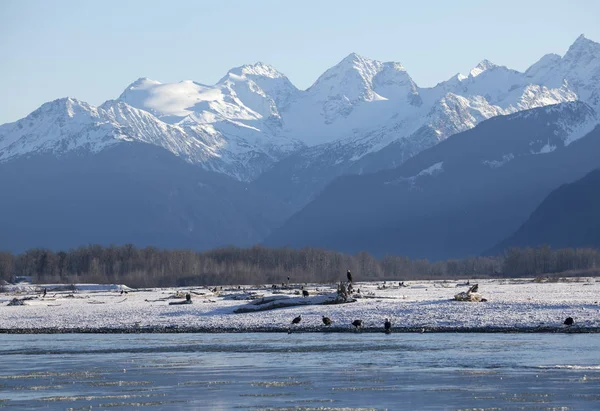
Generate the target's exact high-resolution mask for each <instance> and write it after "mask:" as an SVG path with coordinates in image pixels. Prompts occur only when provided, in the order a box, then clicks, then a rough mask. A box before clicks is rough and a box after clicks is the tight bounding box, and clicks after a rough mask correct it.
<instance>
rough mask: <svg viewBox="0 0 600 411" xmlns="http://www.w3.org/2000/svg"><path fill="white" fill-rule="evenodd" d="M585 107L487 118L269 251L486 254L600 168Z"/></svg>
mask: <svg viewBox="0 0 600 411" xmlns="http://www.w3.org/2000/svg"><path fill="white" fill-rule="evenodd" d="M598 122H599V119H598V116H597V115H596V113H595V112H594V110H593V109H592V108H591V107H590V106H588V105H586V104H585V103H581V102H573V103H563V104H559V105H554V106H549V107H542V108H536V109H532V110H528V111H524V112H520V113H516V114H511V115H508V116H499V117H495V118H492V119H490V120H487V121H484V122H482V123H481V124H479V125H478V126H476V127H475V128H474V129H472V130H468V131H465V132H462V133H460V134H457V135H454V136H452V137H450V138H448V139H447V140H445V141H443V142H442V143H440V144H438V145H436V146H435V147H432V148H430V149H428V150H425V151H423V152H421V153H419V154H417V155H416V156H414V157H413V158H411V159H409V160H407V161H406V162H405V163H404V164H402V165H401V166H399V167H398V168H396V169H393V170H386V171H381V172H378V173H374V174H370V175H364V176H346V177H344V178H340V179H338V180H336V181H335V182H333V183H332V184H331V185H330V186H328V187H327V188H326V189H325V190H324V191H323V192H322V193H321V194H320V195H319V196H318V197H317V198H316V200H314V201H313V202H311V203H310V204H309V205H307V206H306V207H305V208H304V209H302V210H301V211H300V212H298V213H297V214H295V215H294V216H292V217H291V218H290V219H289V220H288V221H287V222H286V223H285V224H284V225H283V226H282V227H281V228H280V229H278V230H276V231H275V232H274V233H273V234H272V235H271V236H270V237H269V238H268V239H267V240H266V244H267V245H272V246H292V247H302V246H306V245H311V246H316V247H325V248H330V249H336V250H341V251H345V252H358V251H361V250H366V251H369V252H372V253H375V254H378V255H384V254H386V253H394V254H400V255H408V256H411V257H427V258H433V259H441V258H451V257H462V256H465V255H476V254H480V253H481V252H483V251H484V250H487V249H489V248H490V247H492V246H493V245H494V244H497V243H498V242H499V241H501V240H502V239H503V238H506V236H508V235H509V234H510V233H512V232H514V231H515V230H516V229H517V228H518V227H519V226H520V225H521V224H522V223H523V222H524V221H525V220H526V219H527V217H528V216H529V214H530V213H531V211H533V209H534V208H535V207H536V206H537V205H538V204H539V203H540V202H541V201H542V200H543V198H544V197H545V196H546V195H548V193H549V192H550V191H551V190H553V189H554V188H556V187H557V186H559V185H560V184H564V183H566V182H570V181H573V180H575V179H577V178H580V177H581V176H582V175H584V174H585V173H587V172H589V171H590V170H592V169H594V168H597V167H600V157H598V155H597V153H598V150H600V127H597V124H598Z"/></svg>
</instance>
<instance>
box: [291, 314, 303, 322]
mask: <svg viewBox="0 0 600 411" xmlns="http://www.w3.org/2000/svg"><path fill="white" fill-rule="evenodd" d="M300 321H302V314H300V315H299V316H298V317H296V318H294V319H293V320H292V324H298V323H299V322H300Z"/></svg>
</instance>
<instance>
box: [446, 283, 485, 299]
mask: <svg viewBox="0 0 600 411" xmlns="http://www.w3.org/2000/svg"><path fill="white" fill-rule="evenodd" d="M478 289H479V284H475V285H473V286H471V287H469V290H468V291H466V292H465V291H462V292H460V293H458V294H456V295H455V296H454V299H455V300H456V301H468V302H481V301H487V300H486V299H485V298H481V295H479V294H476V292H477V290H478Z"/></svg>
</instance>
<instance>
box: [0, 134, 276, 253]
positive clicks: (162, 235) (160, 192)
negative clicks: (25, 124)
mask: <svg viewBox="0 0 600 411" xmlns="http://www.w3.org/2000/svg"><path fill="white" fill-rule="evenodd" d="M0 187H2V201H0V232H2V236H0V249H3V250H11V251H15V252H18V251H22V250H24V249H26V248H30V247H37V246H43V247H47V248H52V249H59V248H69V247H76V246H80V245H84V244H89V243H99V244H124V243H133V244H135V245H139V246H146V245H153V246H158V247H167V248H192V249H206V248H211V247H216V246H220V245H228V244H244V245H251V244H255V243H256V242H258V241H259V240H260V239H261V238H262V237H263V236H264V235H266V233H267V232H268V229H269V227H271V226H272V225H273V224H277V223H281V221H282V218H283V217H281V216H282V214H284V209H283V208H282V207H279V206H278V205H277V202H276V201H275V200H272V199H269V198H268V197H267V196H265V195H264V194H263V193H259V192H257V191H256V190H254V189H252V188H249V187H248V186H247V185H246V184H244V183H240V182H238V181H236V180H233V179H232V178H229V177H227V176H224V175H220V174H216V173H211V172H207V171H204V170H202V169H200V168H199V167H195V166H193V165H191V164H189V163H186V162H185V161H183V160H181V159H180V158H178V157H176V156H174V155H172V154H171V153H169V152H167V151H166V150H163V149H160V148H157V147H153V146H150V145H147V144H139V143H130V144H120V145H118V146H115V147H113V148H110V149H107V150H103V151H102V152H100V153H98V154H96V155H89V154H82V155H77V154H72V155H70V156H67V157H62V158H60V159H57V158H55V157H53V156H34V157H30V158H22V159H19V160H15V161H11V162H7V163H2V164H0Z"/></svg>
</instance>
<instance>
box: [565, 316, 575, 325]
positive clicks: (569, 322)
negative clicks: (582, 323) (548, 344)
mask: <svg viewBox="0 0 600 411" xmlns="http://www.w3.org/2000/svg"><path fill="white" fill-rule="evenodd" d="M574 323H575V321H573V319H572V318H571V317H567V319H566V320H565V322H564V323H563V324H564V325H573V324H574Z"/></svg>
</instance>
